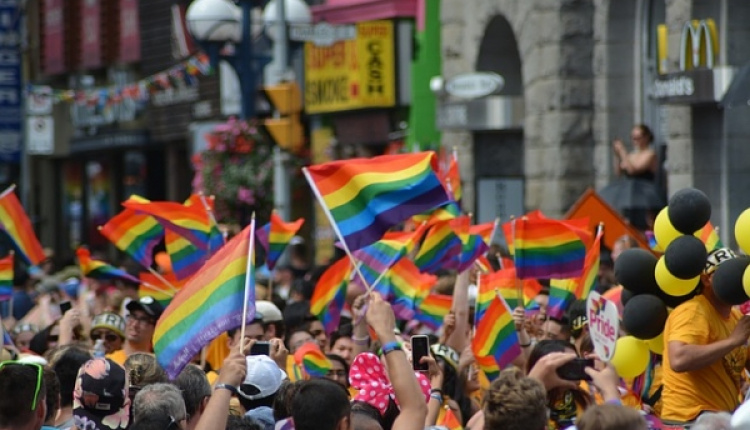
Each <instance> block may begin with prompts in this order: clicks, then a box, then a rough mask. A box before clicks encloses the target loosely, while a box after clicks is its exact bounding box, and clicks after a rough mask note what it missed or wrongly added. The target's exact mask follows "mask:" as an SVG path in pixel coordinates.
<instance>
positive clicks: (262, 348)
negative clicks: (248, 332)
mask: <svg viewBox="0 0 750 430" xmlns="http://www.w3.org/2000/svg"><path fill="white" fill-rule="evenodd" d="M250 355H271V343H270V342H255V343H254V344H253V346H252V347H251V348H250Z"/></svg>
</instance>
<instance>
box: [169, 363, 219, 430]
mask: <svg viewBox="0 0 750 430" xmlns="http://www.w3.org/2000/svg"><path fill="white" fill-rule="evenodd" d="M174 383H175V385H176V386H177V388H179V389H180V391H182V398H183V400H185V410H186V411H187V415H188V417H189V419H188V422H187V429H188V430H193V429H195V426H196V425H197V424H198V421H199V420H200V417H201V416H202V415H203V411H204V410H205V409H206V405H207V404H208V399H209V398H210V397H211V385H210V384H209V383H208V378H206V373H205V372H203V370H201V369H200V367H198V366H196V365H194V364H188V365H187V366H186V367H185V368H184V369H183V370H182V372H180V374H179V375H178V376H177V379H176V380H175V381H174Z"/></svg>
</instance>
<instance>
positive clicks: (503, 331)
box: [471, 296, 521, 369]
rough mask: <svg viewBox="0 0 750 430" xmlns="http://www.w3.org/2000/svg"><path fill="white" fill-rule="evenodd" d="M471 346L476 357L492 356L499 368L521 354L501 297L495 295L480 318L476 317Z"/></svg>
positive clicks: (506, 308)
mask: <svg viewBox="0 0 750 430" xmlns="http://www.w3.org/2000/svg"><path fill="white" fill-rule="evenodd" d="M471 348H472V350H473V351H474V356H476V357H477V358H479V357H494V359H495V363H496V364H497V366H498V368H499V369H504V368H505V367H506V366H507V365H508V364H510V363H511V362H513V360H515V359H516V357H518V356H519V355H520V354H521V347H520V346H519V345H518V335H517V334H516V327H515V324H514V322H513V316H512V314H511V311H510V309H508V304H507V303H505V300H503V299H502V297H500V296H495V297H494V298H493V299H492V300H491V301H490V303H489V305H488V306H487V309H486V311H485V312H484V314H483V315H482V318H481V319H476V326H475V333H474V339H472V341H471Z"/></svg>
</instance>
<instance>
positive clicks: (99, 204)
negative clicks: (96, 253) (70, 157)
mask: <svg viewBox="0 0 750 430" xmlns="http://www.w3.org/2000/svg"><path fill="white" fill-rule="evenodd" d="M86 184H87V185H88V187H89V189H88V193H87V197H88V199H87V200H88V223H87V225H88V228H89V234H88V244H89V246H90V248H91V249H92V250H94V249H101V248H103V247H105V246H106V245H107V244H108V242H107V240H106V239H105V238H104V236H102V235H101V234H99V231H98V227H99V226H100V225H103V224H105V223H106V222H107V221H109V219H110V218H111V217H112V212H111V206H112V204H111V200H112V189H111V186H110V166H109V163H107V162H106V161H103V160H90V161H88V162H87V163H86Z"/></svg>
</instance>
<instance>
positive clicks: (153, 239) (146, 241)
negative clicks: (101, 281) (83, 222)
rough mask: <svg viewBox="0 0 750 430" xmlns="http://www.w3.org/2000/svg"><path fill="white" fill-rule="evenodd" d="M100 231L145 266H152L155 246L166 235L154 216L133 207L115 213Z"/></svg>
mask: <svg viewBox="0 0 750 430" xmlns="http://www.w3.org/2000/svg"><path fill="white" fill-rule="evenodd" d="M99 232H100V233H101V234H102V236H104V237H106V238H107V239H109V240H110V242H112V243H114V244H115V246H116V247H117V248H119V249H120V250H121V251H123V252H125V253H126V254H128V255H130V256H131V257H133V259H134V260H135V261H137V262H139V263H141V265H142V266H143V267H151V264H153V262H154V253H153V251H154V247H155V246H156V245H158V244H159V242H160V241H161V239H162V237H164V229H163V228H162V227H161V225H160V224H159V223H158V222H157V221H156V220H155V219H154V218H153V217H151V216H148V215H142V214H139V213H136V211H134V210H132V209H125V210H123V211H122V212H120V213H119V214H117V215H115V216H114V217H113V218H112V219H110V220H109V221H107V223H106V224H104V225H103V226H101V227H99Z"/></svg>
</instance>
